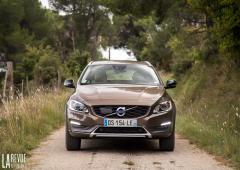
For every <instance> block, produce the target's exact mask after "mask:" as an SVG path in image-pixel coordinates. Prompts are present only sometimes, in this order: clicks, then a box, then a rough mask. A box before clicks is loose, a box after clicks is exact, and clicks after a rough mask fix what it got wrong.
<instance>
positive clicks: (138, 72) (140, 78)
mask: <svg viewBox="0 0 240 170" xmlns="http://www.w3.org/2000/svg"><path fill="white" fill-rule="evenodd" d="M80 83H81V84H139V85H141V84H142V85H159V80H158V77H157V75H156V73H155V72H154V70H153V69H152V68H151V67H149V66H145V65H138V64H106V65H91V66H89V67H88V68H87V70H86V72H85V74H84V75H83V77H82V79H81V80H80Z"/></svg>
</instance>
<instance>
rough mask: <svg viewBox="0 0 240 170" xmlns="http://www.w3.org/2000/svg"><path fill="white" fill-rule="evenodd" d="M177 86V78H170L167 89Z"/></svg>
mask: <svg viewBox="0 0 240 170" xmlns="http://www.w3.org/2000/svg"><path fill="white" fill-rule="evenodd" d="M176 86H177V82H176V80H168V81H167V83H166V86H165V89H171V88H175V87H176Z"/></svg>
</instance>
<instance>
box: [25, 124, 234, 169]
mask: <svg viewBox="0 0 240 170" xmlns="http://www.w3.org/2000/svg"><path fill="white" fill-rule="evenodd" d="M82 148H83V149H82V150H81V151H72V152H69V151H66V149H65V144H64V128H62V129H60V130H58V131H56V132H55V133H53V134H52V135H51V136H49V138H48V139H47V140H46V141H45V142H43V143H42V144H41V146H40V147H39V148H37V149H36V150H34V151H33V152H32V154H33V155H32V157H31V158H30V160H28V164H29V165H28V166H27V169H36V170H48V169H49V170H85V169H86V170H91V169H94V170H108V169H111V170H118V169H141V170H143V169H144V170H145V169H146V170H149V169H158V170H163V169H166V170H171V169H176V170H179V169H187V170H200V169H201V170H223V169H231V168H229V167H226V166H224V165H223V164H222V163H221V162H217V161H216V160H215V159H214V157H213V156H211V155H209V154H207V153H205V152H204V151H201V150H200V149H198V148H196V147H195V146H194V145H190V144H189V141H188V140H186V139H183V138H181V137H180V136H177V140H176V149H175V151H174V152H160V151H157V148H158V142H157V140H143V139H132V140H123V139H121V140H117V139H116V140H111V139H98V140H83V141H82Z"/></svg>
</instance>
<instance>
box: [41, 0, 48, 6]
mask: <svg viewBox="0 0 240 170" xmlns="http://www.w3.org/2000/svg"><path fill="white" fill-rule="evenodd" d="M40 2H41V3H42V6H43V7H46V8H49V3H48V0H40Z"/></svg>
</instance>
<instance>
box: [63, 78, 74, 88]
mask: <svg viewBox="0 0 240 170" xmlns="http://www.w3.org/2000/svg"><path fill="white" fill-rule="evenodd" d="M63 85H64V86H65V87H68V88H75V86H74V82H73V80H71V79H67V80H65V81H64V84H63Z"/></svg>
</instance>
